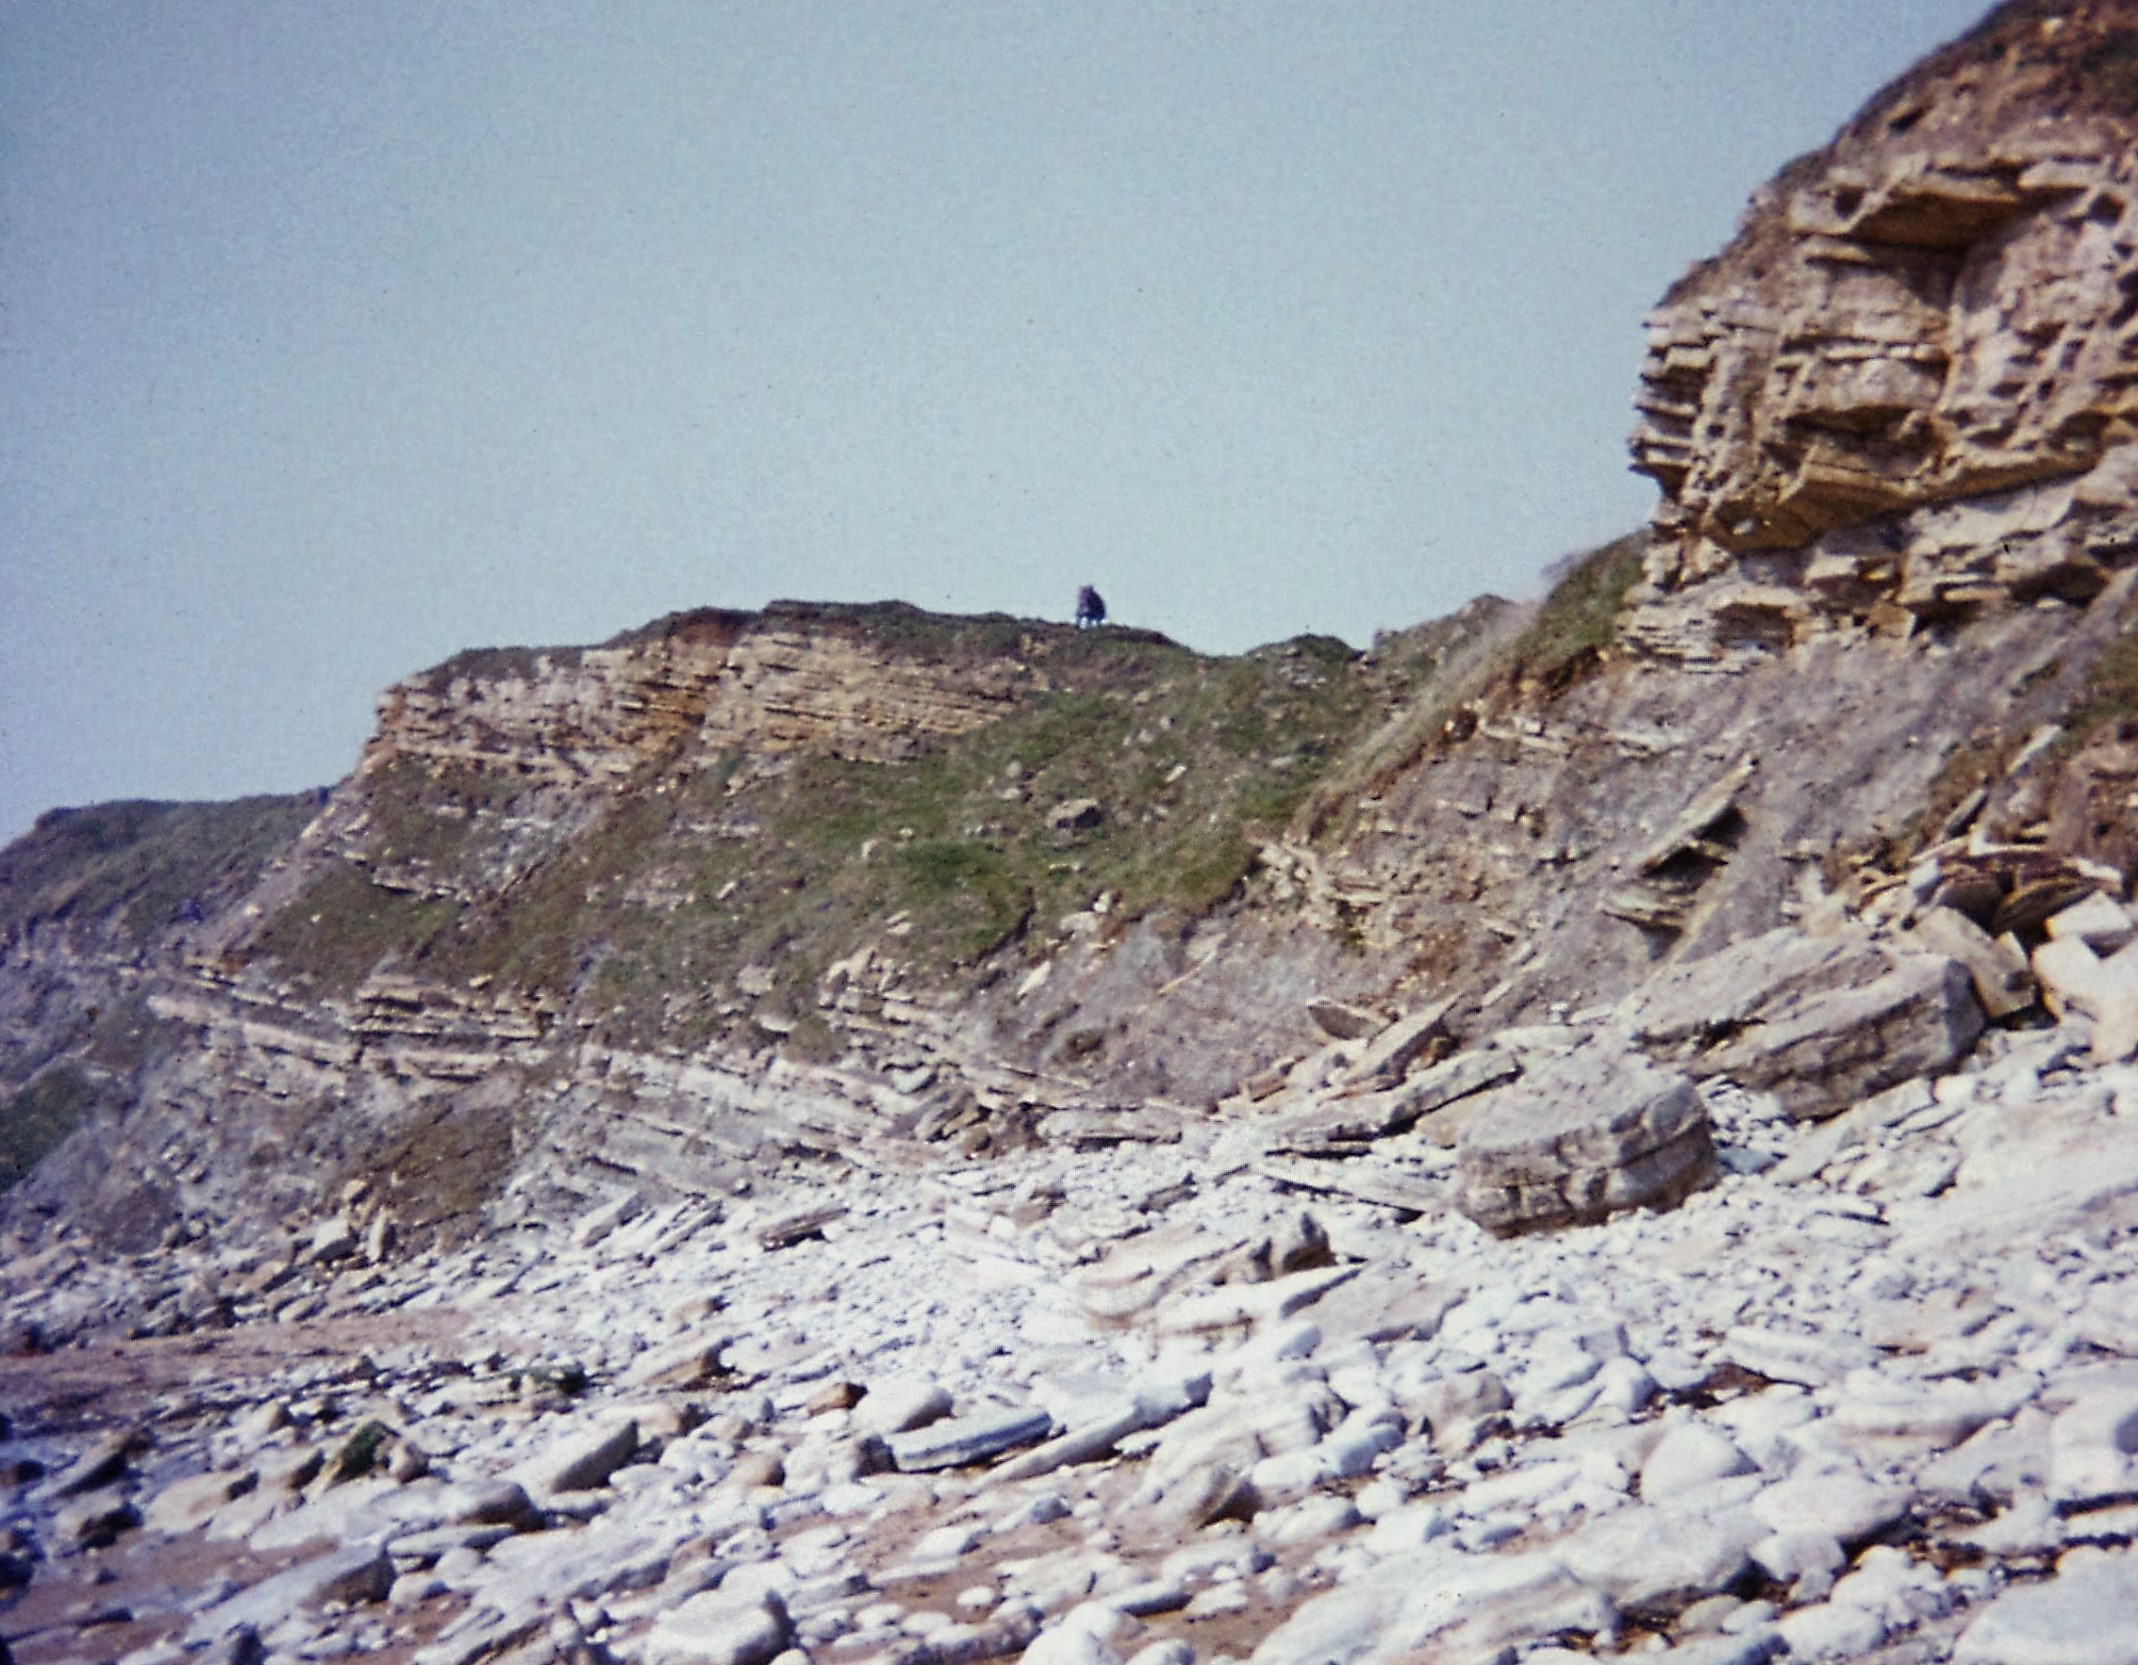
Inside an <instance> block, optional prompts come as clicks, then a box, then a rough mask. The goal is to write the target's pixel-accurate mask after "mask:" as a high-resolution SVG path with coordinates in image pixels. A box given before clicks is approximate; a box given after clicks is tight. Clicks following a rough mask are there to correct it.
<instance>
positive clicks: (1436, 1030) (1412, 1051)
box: [1347, 1000, 1454, 1087]
mask: <svg viewBox="0 0 2138 1665" xmlns="http://www.w3.org/2000/svg"><path fill="white" fill-rule="evenodd" d="M1453 1005H1454V1002H1453V1001H1451V1000H1436V1001H1434V1002H1433V1004H1432V1005H1430V1006H1427V1007H1425V1008H1423V1009H1422V1010H1420V1011H1416V1012H1413V1013H1411V1014H1410V1016H1408V1017H1403V1018H1398V1019H1397V1020H1396V1021H1395V1022H1394V1023H1391V1024H1390V1025H1389V1026H1388V1027H1387V1028H1386V1029H1384V1030H1382V1031H1381V1032H1380V1033H1379V1034H1378V1035H1376V1036H1374V1038H1373V1039H1372V1040H1371V1041H1370V1042H1368V1043H1367V1046H1366V1050H1365V1051H1364V1053H1362V1054H1361V1055H1360V1057H1359V1061H1358V1062H1357V1063H1355V1064H1353V1065H1352V1066H1351V1069H1350V1071H1349V1073H1348V1076H1347V1079H1348V1080H1349V1081H1350V1082H1352V1083H1354V1084H1364V1083H1371V1084H1373V1085H1375V1086H1381V1087H1393V1086H1394V1085H1395V1084H1396V1083H1397V1082H1399V1081H1401V1080H1402V1079H1403V1073H1404V1071H1406V1070H1407V1069H1409V1068H1410V1066H1411V1063H1412V1061H1413V1060H1414V1059H1416V1058H1417V1056H1418V1055H1419V1054H1420V1053H1422V1052H1423V1051H1424V1050H1425V1049H1426V1048H1427V1047H1429V1046H1431V1045H1432V1044H1433V1042H1434V1041H1435V1040H1437V1039H1439V1037H1440V1036H1441V1034H1442V1033H1444V1029H1445V1025H1446V1022H1447V1016H1448V1012H1449V1010H1450V1008H1451V1007H1452V1006H1453Z"/></svg>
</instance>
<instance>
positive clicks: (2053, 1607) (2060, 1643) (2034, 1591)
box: [1952, 1550, 2138, 1665]
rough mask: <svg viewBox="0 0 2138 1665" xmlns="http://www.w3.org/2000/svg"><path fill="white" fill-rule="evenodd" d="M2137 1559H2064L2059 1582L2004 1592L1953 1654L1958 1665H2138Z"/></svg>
mask: <svg viewBox="0 0 2138 1665" xmlns="http://www.w3.org/2000/svg"><path fill="white" fill-rule="evenodd" d="M2134 1612H2138V1554H2133V1553H2131V1552H2128V1551H2125V1552H2123V1553H2121V1554H2103V1553H2099V1552H2096V1551H2090V1550H2072V1551H2069V1552H2067V1553H2066V1554H2065V1555H2064V1556H2063V1557H2062V1558H2061V1559H2060V1560H2059V1561H2058V1562H2057V1565H2056V1576H2055V1577H2054V1578H2051V1579H2049V1580H2047V1581H2046V1582H2043V1583H2039V1584H2019V1585H2015V1586H2013V1587H2012V1588H2011V1589H2008V1590H2006V1591H2005V1592H2004V1593H2003V1594H2002V1595H2000V1596H1998V1597H1997V1599H1996V1600H1995V1601H1993V1602H1991V1603H1990V1604H1989V1606H1988V1607H1986V1608H1985V1609H1983V1611H1982V1612H1981V1613H1980V1614H1979V1615H1978V1616H1977V1617H1976V1618H1975V1619H1974V1620H1973V1622H1971V1623H1970V1624H1969V1625H1968V1627H1967V1629H1966V1631H1965V1632H1964V1633H1963V1634H1962V1635H1961V1637H1960V1642H1959V1645H1958V1646H1957V1647H1956V1648H1954V1649H1953V1654H1952V1657H1953V1659H1954V1660H1955V1661H1956V1665H2043V1662H2045V1661H2048V1660H2052V1659H2053V1660H2068V1661H2071V1662H2072V1665H2138V1628H2134V1627H2133V1626H2132V1625H2131V1622H2130V1617H2131V1614H2132V1613H2134Z"/></svg>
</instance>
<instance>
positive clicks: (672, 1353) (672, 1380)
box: [623, 1336, 728, 1391]
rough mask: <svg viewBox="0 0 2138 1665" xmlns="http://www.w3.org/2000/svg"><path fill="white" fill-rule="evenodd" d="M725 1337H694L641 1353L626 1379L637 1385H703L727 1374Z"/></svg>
mask: <svg viewBox="0 0 2138 1665" xmlns="http://www.w3.org/2000/svg"><path fill="white" fill-rule="evenodd" d="M727 1344H728V1338H727V1337H726V1336H693V1337H688V1338H686V1339H684V1340H682V1341H677V1342H671V1343H669V1344H668V1345H666V1346H663V1347H656V1348H654V1349H652V1350H651V1351H650V1352H645V1353H641V1354H640V1355H639V1356H638V1357H637V1358H636V1359H634V1360H632V1361H631V1366H630V1368H629V1369H628V1370H626V1371H625V1372H624V1378H623V1379H624V1382H625V1384H626V1385H627V1386H629V1387H637V1388H677V1389H681V1390H684V1391H688V1390H689V1389H691V1388H701V1387H705V1386H707V1385H708V1384H709V1383H711V1382H714V1381H717V1380H718V1379H719V1378H720V1377H722V1376H724V1375H725V1374H727V1365H726V1363H725V1362H724V1361H723V1360H722V1358H721V1356H720V1355H721V1353H722V1351H723V1350H724V1349H725V1348H726V1347H727Z"/></svg>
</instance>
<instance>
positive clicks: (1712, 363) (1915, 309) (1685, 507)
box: [1628, 0, 2138, 662]
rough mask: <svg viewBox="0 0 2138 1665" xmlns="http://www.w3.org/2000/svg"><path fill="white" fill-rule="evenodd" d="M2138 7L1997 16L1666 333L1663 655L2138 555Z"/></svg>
mask: <svg viewBox="0 0 2138 1665" xmlns="http://www.w3.org/2000/svg"><path fill="white" fill-rule="evenodd" d="M2134 112H2138V6H2132V5H2130V4H2127V3H2124V0H2096V3H2090V4H2078V5H2063V6H2056V7H2053V8H2052V7H2046V6H2042V5H2039V4H2012V5H2006V6H2002V7H1999V8H1998V9H1997V10H1996V11H1994V12H1993V13H1991V14H1990V16H1989V17H1987V18H1986V19H1985V20H1984V21H1983V22H1982V24H1980V25H1979V26H1978V27H1977V28H1976V29H1975V30H1974V31H1973V32H1972V33H1970V34H1969V35H1968V36H1967V37H1966V38H1964V39H1963V40H1960V41H1958V42H1955V43H1954V44H1953V45H1951V46H1948V47H1946V48H1945V49H1943V50H1942V51H1940V52H1938V53H1936V54H1934V55H1933V56H1932V57H1930V58H1929V59H1927V60H1926V61H1925V62H1924V63H1923V64H1921V65H1920V66H1918V67H1917V68H1916V69H1915V70H1913V71H1911V72H1910V73H1909V74H1908V75H1907V76H1905V77H1903V78H1902V79H1901V80H1900V81H1898V82H1896V83H1895V84H1894V85H1893V86H1891V87H1889V88H1887V89H1886V90H1885V91H1884V92H1882V93H1880V94H1879V95H1878V96H1877V97H1875V98H1874V99H1872V100H1871V102H1870V103H1869V104H1868V105H1867V106H1866V107H1865V109H1864V111H1863V112H1862V113H1861V114H1860V115H1859V116H1858V117H1857V118H1856V119H1855V120H1854V121H1852V122H1851V123H1850V124H1849V126H1848V127H1847V128H1845V129H1844V130H1843V131H1842V132H1841V133H1840V134H1839V135H1838V136H1837V137H1836V138H1835V140H1834V141H1833V142H1832V144H1830V145H1829V146H1828V147H1827V148H1826V149H1825V150H1823V151H1819V152H1817V153H1814V154H1813V155H1811V156H1807V157H1805V158H1803V159H1802V160H1800V161H1798V162H1796V163H1794V164H1792V165H1791V166H1790V167H1789V168H1787V169H1786V170H1784V172H1783V173H1782V174H1781V175H1780V176H1779V177H1778V178H1777V179H1776V180H1774V181H1773V182H1772V183H1771V184H1770V185H1768V186H1767V187H1765V188H1764V189H1763V190H1761V191H1760V192H1759V193H1758V194H1757V195H1756V196H1755V197H1754V198H1753V200H1752V202H1751V204H1750V206H1749V207H1748V209H1747V210H1746V213H1745V216H1744V221H1743V225H1742V227H1741V229H1740V231H1739V233H1738V235H1737V237H1736V238H1735V239H1734V240H1733V241H1732V242H1731V244H1730V245H1729V247H1728V248H1726V249H1725V250H1723V251H1722V253H1721V254H1719V255H1717V256H1716V257H1715V258H1714V259H1712V260H1709V261H1707V262H1705V263H1703V264H1702V265H1700V266H1698V267H1696V268H1695V269H1694V270H1693V271H1692V272H1690V273H1688V274H1687V276H1686V277H1685V278H1684V279H1683V280H1681V281H1680V282H1679V283H1678V284H1677V285H1676V286H1675V287H1674V288H1673V289H1672V290H1671V292H1670V293H1669V294H1668V295H1667V296H1666V297H1665V299H1664V302H1663V304H1662V306H1661V307H1660V308H1659V309H1658V310H1657V311H1656V313H1655V314H1654V315H1653V316H1652V317H1651V318H1650V320H1649V351H1648V358H1647V362H1646V364H1645V366H1644V368H1643V371H1642V383H1641V389H1640V392H1639V395H1638V397H1637V400H1636V403H1637V405H1638V408H1639V411H1640V423H1639V426H1638V427H1637V428H1636V430H1635V432H1634V435H1633V440H1632V449H1633V457H1634V467H1635V468H1636V469H1637V470H1639V471H1640V472H1642V473H1645V474H1648V475H1650V476H1651V477H1652V478H1654V479H1655V481H1656V482H1657V484H1658V485H1659V486H1660V487H1661V488H1662V491H1663V502H1662V505H1661V507H1660V508H1659V510H1658V513H1657V515H1656V522H1655V524H1656V531H1657V534H1658V535H1657V538H1656V541H1655V545H1654V549H1653V553H1652V555H1651V559H1650V570H1649V577H1650V580H1651V584H1652V593H1651V594H1650V595H1649V596H1647V597H1646V598H1645V605H1643V606H1642V607H1641V608H1640V610H1639V611H1638V612H1637V613H1636V615H1635V616H1634V617H1633V618H1632V619H1631V620H1630V621H1629V627H1628V635H1629V638H1630V639H1631V640H1633V641H1634V642H1636V643H1638V644H1640V645H1641V646H1643V647H1644V648H1645V649H1647V650H1648V651H1650V652H1654V653H1657V654H1661V655H1664V656H1667V657H1671V658H1675V659H1680V660H1688V661H1693V662H1714V661H1716V660H1718V659H1720V658H1723V657H1726V656H1728V655H1729V654H1731V653H1732V652H1736V651H1741V650H1746V649H1753V650H1756V649H1758V648H1760V647H1762V646H1773V645H1775V644H1777V643H1782V644H1786V643H1788V642H1790V641H1793V640H1798V639H1801V638H1802V637H1804V636H1805V635H1807V634H1808V633H1813V632H1816V631H1819V630H1822V629H1832V628H1840V629H1844V630H1852V629H1865V628H1868V629H1871V630H1878V631H1887V632H1896V631H1897V632H1905V631H1907V630H1910V629H1912V628H1916V627H1918V626H1921V625H1923V624H1943V623H1947V622H1950V621H1952V620H1954V619H1956V618H1959V617H1964V616H1969V615H1971V614H1972V613H1973V612H1975V611H1977V610H1979V609H1981V608H1982V607H1984V606H1986V605H1991V604H1995V603H1998V602H2001V601H2006V600H2014V601H2018V602H2022V603H2025V602H2029V601H2032V600H2035V599H2037V598H2039V597H2042V596H2052V597H2056V598H2060V599H2063V600H2071V601H2084V600H2087V599H2090V598H2091V597H2092V596H2093V595H2096V594H2098V593H2099V592H2100V590H2101V589H2102V588H2103V587H2104V586H2105V584H2106V583H2107V580H2108V576H2109V574H2110V573H2111V572H2113V571H2115V570H2116V569H2118V568H2119V567H2121V566H2122V565H2124V564H2125V563H2127V562H2128V561H2129V560H2130V559H2131V558H2132V557H2133V555H2134V554H2138V520H2133V519H2132V518H2131V516H2130V514H2129V503H2130V497H2131V488H2132V484H2133V481H2134V479H2138V451H2134V450H2133V449H2132V442H2133V438H2134V430H2133V427H2132V422H2131V418H2132V416H2133V415H2134V413H2138V147H2134V144H2133V125H2132V117H2133V113H2134Z"/></svg>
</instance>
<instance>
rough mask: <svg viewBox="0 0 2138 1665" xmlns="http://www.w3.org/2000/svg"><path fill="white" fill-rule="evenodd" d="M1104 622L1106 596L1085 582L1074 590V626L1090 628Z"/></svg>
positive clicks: (1081, 628) (1084, 628)
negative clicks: (1080, 587) (1078, 588)
mask: <svg viewBox="0 0 2138 1665" xmlns="http://www.w3.org/2000/svg"><path fill="white" fill-rule="evenodd" d="M1105 622H1106V598H1105V597H1104V596H1102V595H1100V594H1099V592H1098V591H1097V590H1096V589H1094V588H1093V587H1092V586H1091V585H1089V584H1086V585H1085V586H1084V587H1083V588H1082V589H1080V590H1078V591H1077V592H1076V627H1077V629H1079V630H1090V629H1093V628H1095V627H1097V626H1099V625H1102V624H1104V623H1105Z"/></svg>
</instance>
